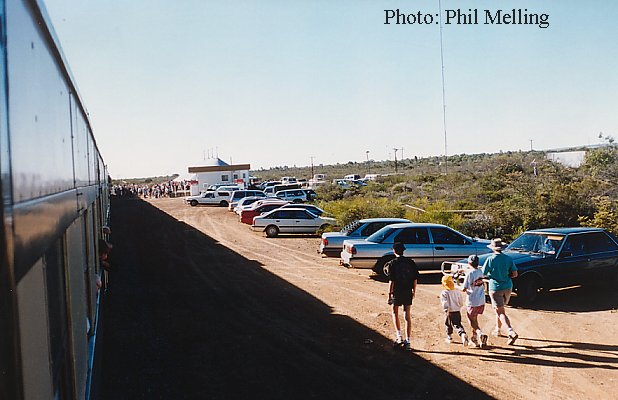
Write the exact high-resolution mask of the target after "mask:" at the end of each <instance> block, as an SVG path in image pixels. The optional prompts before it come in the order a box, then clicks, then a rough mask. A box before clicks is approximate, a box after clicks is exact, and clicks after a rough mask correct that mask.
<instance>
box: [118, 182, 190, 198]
mask: <svg viewBox="0 0 618 400" xmlns="http://www.w3.org/2000/svg"><path fill="white" fill-rule="evenodd" d="M190 185H191V183H190V181H184V180H183V181H168V182H163V183H156V184H152V185H145V184H122V185H113V186H112V188H111V193H110V194H111V195H112V196H118V197H141V198H144V199H146V198H154V199H158V198H161V197H178V196H185V195H187V194H188V192H189V191H190Z"/></svg>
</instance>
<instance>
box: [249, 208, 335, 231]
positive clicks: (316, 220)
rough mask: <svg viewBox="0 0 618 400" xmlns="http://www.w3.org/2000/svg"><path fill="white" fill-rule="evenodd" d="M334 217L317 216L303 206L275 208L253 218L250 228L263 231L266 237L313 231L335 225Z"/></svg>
mask: <svg viewBox="0 0 618 400" xmlns="http://www.w3.org/2000/svg"><path fill="white" fill-rule="evenodd" d="M336 224H337V221H336V220H335V219H334V218H329V217H318V216H317V215H315V214H313V213H311V212H310V211H307V210H305V209H303V208H285V209H276V210H273V211H270V212H269V213H266V214H264V215H260V216H257V217H254V218H253V224H252V225H251V229H253V230H254V231H261V232H265V233H266V236H268V237H275V236H277V235H278V234H279V233H313V234H315V233H316V232H317V231H318V229H320V228H323V227H325V226H326V225H336Z"/></svg>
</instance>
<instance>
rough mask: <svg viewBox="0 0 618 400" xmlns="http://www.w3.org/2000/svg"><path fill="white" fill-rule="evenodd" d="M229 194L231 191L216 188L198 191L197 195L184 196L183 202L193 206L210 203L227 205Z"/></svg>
mask: <svg viewBox="0 0 618 400" xmlns="http://www.w3.org/2000/svg"><path fill="white" fill-rule="evenodd" d="M231 194H232V192H229V191H227V190H217V191H214V192H211V191H208V192H203V193H200V194H199V195H197V196H189V197H185V203H187V204H189V205H191V206H192V207H195V206H197V205H198V204H210V205H218V206H221V207H227V206H228V204H229V203H230V196H231Z"/></svg>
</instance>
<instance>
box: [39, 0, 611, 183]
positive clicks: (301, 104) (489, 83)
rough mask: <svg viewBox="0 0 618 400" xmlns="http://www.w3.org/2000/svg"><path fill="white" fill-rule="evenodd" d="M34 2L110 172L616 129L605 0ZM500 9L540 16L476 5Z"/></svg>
mask: <svg viewBox="0 0 618 400" xmlns="http://www.w3.org/2000/svg"><path fill="white" fill-rule="evenodd" d="M44 3H45V6H46V8H47V11H48V14H49V16H50V18H51V20H52V23H53V26H54V29H55V31H56V34H57V37H58V38H59V41H60V44H61V46H62V51H63V52H64V54H65V56H66V59H67V60H68V63H69V68H70V70H71V71H72V74H73V77H74V78H75V81H76V84H77V87H78V88H79V91H80V94H81V96H82V99H83V101H84V103H85V106H86V108H87V109H88V111H89V115H90V119H91V123H92V127H93V131H94V135H95V138H96V140H97V144H98V147H99V150H100V151H101V153H102V155H103V158H104V160H105V163H106V164H107V165H108V170H109V172H110V174H111V175H112V177H113V178H131V177H147V176H158V175H167V174H172V173H179V174H183V175H186V174H187V168H188V167H189V166H199V165H203V164H204V163H205V159H207V158H209V157H214V156H218V157H219V158H221V159H222V160H224V161H225V162H227V163H233V164H245V163H248V164H251V168H252V169H260V168H269V167H274V166H284V165H287V166H307V165H310V164H311V162H312V161H313V163H314V164H315V165H320V164H325V165H326V164H336V163H347V162H348V161H357V162H362V161H365V160H366V159H367V158H369V159H371V160H386V159H391V160H392V159H393V158H394V155H395V154H396V155H397V158H398V159H400V158H401V157H402V156H403V157H404V158H410V157H414V156H418V157H427V156H443V155H444V154H445V153H446V154H448V155H453V154H463V153H468V154H472V153H483V152H486V153H494V152H499V151H517V150H530V149H531V148H534V149H535V150H547V149H555V148H563V147H569V146H580V145H587V144H596V143H599V142H600V139H599V138H598V135H599V133H601V132H603V134H604V135H611V136H613V137H617V136H618V112H617V110H618V73H617V71H618V46H617V45H616V38H617V37H618V25H616V23H615V16H616V15H618V2H616V1H615V0H581V1H575V0H530V1H525V0H519V1H518V0H442V2H441V9H442V11H441V12H440V11H439V10H440V9H439V2H438V0H435V1H434V0H431V1H429V0H417V1H414V0H408V1H393V0H390V1H380V0H373V1H370V0H350V1H345V0H337V1H328V0H312V1H309V0H305V1H301V0H296V1H294V0H259V1H258V0H256V1H229V0H221V1H210V0H178V1H168V0H165V1H162V0H131V1H126V0H106V1H100V0H44ZM397 9H398V10H399V12H400V14H402V15H403V17H401V18H400V22H403V21H404V20H406V21H408V22H415V23H406V24H403V23H401V24H396V23H395V22H396V18H391V19H389V20H388V21H389V22H390V23H389V24H386V23H385V22H386V21H387V18H386V17H387V13H388V12H387V11H385V10H393V12H394V10H397ZM513 9H515V10H522V12H523V13H524V14H547V15H548V23H549V26H547V27H546V28H541V27H539V25H538V24H495V23H494V24H486V23H485V22H486V21H487V18H486V14H485V10H489V12H490V13H491V15H492V16H493V15H495V14H496V13H497V12H501V13H502V15H504V14H511V13H512V10H513ZM447 10H448V11H447ZM457 10H461V12H462V13H468V14H469V13H473V12H474V10H477V12H478V20H477V23H476V24H474V23H470V24H463V22H464V21H463V19H461V18H460V20H459V23H458V21H457V18H456V17H454V16H456V14H455V13H456V11H457ZM526 10H527V11H526ZM419 12H420V13H421V17H422V18H421V19H422V21H423V22H425V21H429V22H430V23H422V24H421V23H418V22H419V21H418V20H419V18H413V17H415V16H417V14H418V13H419ZM516 13H517V11H516ZM407 16H409V18H408V17H407ZM449 16H450V17H451V18H450V19H448V20H447V17H449ZM439 17H441V18H442V23H443V25H442V43H443V46H442V54H443V65H444V68H442V61H441V45H440V42H441V41H440V31H441V30H440V24H439ZM492 18H493V17H492ZM507 18H509V17H507ZM415 20H416V21H415ZM471 21H473V20H471ZM446 22H449V23H448V24H447V23H446ZM442 72H444V86H443V85H442ZM443 89H444V99H443ZM444 104H445V105H446V107H443V105H444ZM444 121H446V124H445V123H444ZM445 131H446V134H445ZM445 139H446V140H445ZM395 148H396V149H399V150H397V151H396V152H395V151H394V150H393V149H395ZM401 149H403V150H401Z"/></svg>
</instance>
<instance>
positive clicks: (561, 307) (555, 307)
mask: <svg viewBox="0 0 618 400" xmlns="http://www.w3.org/2000/svg"><path fill="white" fill-rule="evenodd" d="M511 306H513V307H517V308H526V309H530V310H537V311H552V312H592V311H610V310H614V311H615V310H618V289H616V287H615V286H613V285H612V286H611V287H610V286H609V285H606V284H602V283H597V284H590V285H586V286H578V287H572V288H567V289H560V290H550V291H549V292H546V293H542V294H541V296H539V299H538V300H536V301H535V302H534V303H533V304H522V302H520V301H518V299H517V297H513V298H512V299H511Z"/></svg>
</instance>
